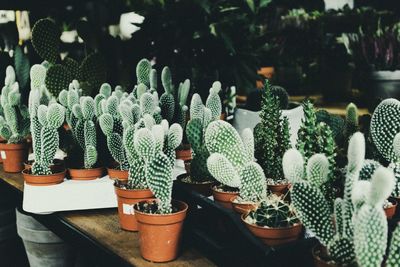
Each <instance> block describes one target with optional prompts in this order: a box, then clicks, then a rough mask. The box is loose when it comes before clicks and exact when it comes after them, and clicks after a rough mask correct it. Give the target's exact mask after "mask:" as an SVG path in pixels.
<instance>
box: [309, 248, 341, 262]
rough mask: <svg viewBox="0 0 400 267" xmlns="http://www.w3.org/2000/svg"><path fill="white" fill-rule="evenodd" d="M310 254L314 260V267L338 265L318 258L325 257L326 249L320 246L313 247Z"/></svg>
mask: <svg viewBox="0 0 400 267" xmlns="http://www.w3.org/2000/svg"><path fill="white" fill-rule="evenodd" d="M311 253H312V256H313V259H314V266H315V267H339V265H336V264H334V263H328V262H327V261H325V260H324V259H322V258H321V257H320V255H324V256H325V257H327V252H326V248H324V247H323V246H321V245H316V246H315V247H313V248H312V250H311Z"/></svg>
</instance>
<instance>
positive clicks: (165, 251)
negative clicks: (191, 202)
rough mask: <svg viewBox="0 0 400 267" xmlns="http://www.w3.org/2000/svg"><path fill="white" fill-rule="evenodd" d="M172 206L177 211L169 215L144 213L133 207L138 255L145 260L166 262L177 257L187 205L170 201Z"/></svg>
mask: <svg viewBox="0 0 400 267" xmlns="http://www.w3.org/2000/svg"><path fill="white" fill-rule="evenodd" d="M172 205H173V207H175V208H177V210H178V211H177V212H174V213H171V214H151V213H144V212H142V211H140V210H138V208H139V207H138V205H135V216H136V219H137V221H138V226H139V243H140V253H141V254H142V257H143V258H145V259H146V260H149V261H152V262H167V261H172V260H174V259H176V258H177V257H178V251H179V244H180V240H181V234H182V228H183V221H184V220H185V217H186V212H187V209H188V205H187V204H186V203H184V202H181V201H172Z"/></svg>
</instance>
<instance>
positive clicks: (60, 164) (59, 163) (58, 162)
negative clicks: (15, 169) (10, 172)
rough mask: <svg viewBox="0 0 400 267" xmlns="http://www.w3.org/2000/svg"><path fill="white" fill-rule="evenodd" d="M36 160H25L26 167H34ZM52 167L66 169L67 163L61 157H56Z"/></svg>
mask: <svg viewBox="0 0 400 267" xmlns="http://www.w3.org/2000/svg"><path fill="white" fill-rule="evenodd" d="M34 162H35V161H34V160H27V161H25V162H24V169H30V168H32V165H33V163H34ZM50 168H51V169H54V168H59V169H60V168H64V169H65V163H64V160H61V159H54V160H53V165H50Z"/></svg>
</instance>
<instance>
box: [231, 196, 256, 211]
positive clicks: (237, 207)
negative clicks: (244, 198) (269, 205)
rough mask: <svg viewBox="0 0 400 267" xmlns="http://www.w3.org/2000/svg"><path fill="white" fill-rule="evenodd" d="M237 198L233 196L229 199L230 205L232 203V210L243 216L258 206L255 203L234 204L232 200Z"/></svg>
mask: <svg viewBox="0 0 400 267" xmlns="http://www.w3.org/2000/svg"><path fill="white" fill-rule="evenodd" d="M237 197H238V196H234V197H232V198H231V203H232V207H233V210H234V211H236V212H237V213H239V214H245V213H248V212H250V211H252V210H255V209H257V207H258V205H257V203H239V202H235V201H234V200H235V199H236V198H237Z"/></svg>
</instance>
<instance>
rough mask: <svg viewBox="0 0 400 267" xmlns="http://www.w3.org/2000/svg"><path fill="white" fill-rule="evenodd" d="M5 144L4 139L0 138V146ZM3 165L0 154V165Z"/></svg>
mask: <svg viewBox="0 0 400 267" xmlns="http://www.w3.org/2000/svg"><path fill="white" fill-rule="evenodd" d="M5 142H6V140H4V138H2V137H0V144H4V143H5ZM1 163H3V159H2V157H1V153H0V164H1Z"/></svg>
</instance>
